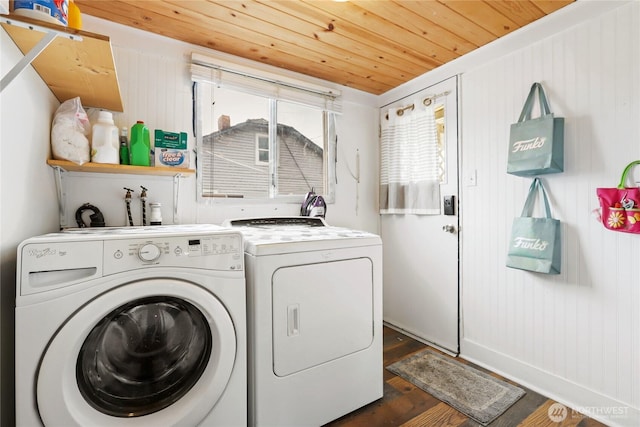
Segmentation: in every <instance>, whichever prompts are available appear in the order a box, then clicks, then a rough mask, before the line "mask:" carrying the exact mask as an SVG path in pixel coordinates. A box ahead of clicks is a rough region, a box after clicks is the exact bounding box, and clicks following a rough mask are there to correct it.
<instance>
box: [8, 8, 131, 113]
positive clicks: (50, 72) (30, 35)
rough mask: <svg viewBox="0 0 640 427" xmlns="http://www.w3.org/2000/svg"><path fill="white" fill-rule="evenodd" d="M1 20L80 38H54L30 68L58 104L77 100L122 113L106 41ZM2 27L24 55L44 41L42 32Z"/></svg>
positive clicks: (97, 36) (55, 27)
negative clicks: (49, 89) (75, 39)
mask: <svg viewBox="0 0 640 427" xmlns="http://www.w3.org/2000/svg"><path fill="white" fill-rule="evenodd" d="M3 18H7V19H8V20H10V21H17V22H22V23H26V24H32V25H34V26H36V27H40V28H43V29H51V30H55V31H57V32H62V33H67V34H75V35H78V36H80V37H82V41H74V40H71V39H69V38H66V37H56V38H55V39H54V40H53V41H52V42H51V43H50V44H49V46H47V48H46V49H45V50H44V51H42V53H40V55H38V57H37V58H35V59H34V60H33V62H32V63H31V65H32V66H33V68H34V69H35V70H36V72H37V73H38V74H39V75H40V77H42V80H44V81H45V83H46V84H47V85H48V86H49V88H51V91H52V92H53V94H54V95H55V96H56V98H58V101H60V102H64V101H66V100H68V99H71V98H75V97H76V96H79V97H80V100H81V101H82V105H83V106H85V107H94V108H102V109H105V110H110V111H114V112H123V111H124V107H123V105H122V97H121V95H120V87H119V85H118V76H117V74H116V68H115V63H114V60H113V52H112V50H111V41H110V39H109V37H107V36H103V35H100V34H95V33H90V32H87V31H79V30H74V29H71V28H65V27H62V26H58V25H55V24H49V23H47V22H42V21H38V20H35V19H29V18H27V17H24V16H18V15H9V16H3ZM1 25H2V27H3V28H4V29H5V31H6V32H7V34H9V36H10V37H11V39H12V40H13V41H14V42H15V44H16V45H17V46H18V48H19V49H20V50H21V51H22V53H23V54H25V55H26V54H27V53H28V52H29V51H30V50H31V49H32V48H33V47H34V46H35V45H36V44H37V43H38V42H39V41H40V40H41V39H42V38H43V37H45V33H43V32H41V31H38V30H33V29H29V28H24V27H22V26H18V25H10V24H8V23H6V22H5V21H4V20H3V22H2V23H1Z"/></svg>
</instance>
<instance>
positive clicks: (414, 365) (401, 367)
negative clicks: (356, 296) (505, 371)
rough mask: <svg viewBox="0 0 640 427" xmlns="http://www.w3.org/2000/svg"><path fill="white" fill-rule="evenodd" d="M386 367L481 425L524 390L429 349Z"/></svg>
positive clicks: (514, 400) (513, 400)
mask: <svg viewBox="0 0 640 427" xmlns="http://www.w3.org/2000/svg"><path fill="white" fill-rule="evenodd" d="M387 370H389V371H390V372H393V373H394V374H396V375H398V376H400V377H402V378H404V379H406V380H407V381H409V382H411V383H413V384H415V385H416V386H417V387H420V388H421V389H422V390H424V391H426V392H427V393H429V394H431V395H432V396H434V397H436V398H437V399H439V400H441V401H443V402H445V403H447V404H449V405H450V406H452V407H454V408H455V409H457V410H458V411H460V412H462V413H463V414H465V415H467V416H469V417H470V418H472V419H474V420H476V421H477V422H479V423H481V424H483V425H487V424H489V423H490V422H491V421H493V420H495V419H496V418H497V417H499V416H500V415H501V414H502V413H503V412H504V411H506V410H507V409H508V408H509V407H510V406H511V405H513V404H514V403H515V402H517V401H518V399H520V398H521V397H522V396H524V394H525V391H524V390H523V389H521V388H519V387H516V386H514V385H512V384H509V383H507V382H505V381H502V380H499V379H497V378H494V377H492V376H491V375H489V374H486V373H484V372H481V371H479V370H477V369H475V368H473V367H471V366H467V365H465V364H462V363H460V362H457V361H456V360H453V359H451V358H449V357H446V356H443V355H441V354H438V353H436V352H434V351H432V350H430V349H426V350H424V351H421V352H419V353H416V354H414V355H411V356H409V357H407V358H405V359H402V360H400V361H398V362H395V363H393V364H391V365H389V366H387Z"/></svg>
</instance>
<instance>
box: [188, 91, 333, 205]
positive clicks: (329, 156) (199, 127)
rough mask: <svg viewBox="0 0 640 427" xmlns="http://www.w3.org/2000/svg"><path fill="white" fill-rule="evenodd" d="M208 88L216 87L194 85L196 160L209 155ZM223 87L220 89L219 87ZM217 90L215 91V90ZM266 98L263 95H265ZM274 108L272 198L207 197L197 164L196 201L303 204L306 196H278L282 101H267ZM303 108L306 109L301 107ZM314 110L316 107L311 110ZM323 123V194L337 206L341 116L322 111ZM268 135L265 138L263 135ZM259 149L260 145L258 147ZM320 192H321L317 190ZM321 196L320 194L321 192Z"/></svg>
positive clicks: (270, 190) (201, 202)
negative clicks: (205, 141) (279, 107)
mask: <svg viewBox="0 0 640 427" xmlns="http://www.w3.org/2000/svg"><path fill="white" fill-rule="evenodd" d="M207 84H212V82H210V81H198V80H195V81H194V86H193V91H194V111H193V114H194V131H195V136H196V156H197V158H198V159H204V158H205V154H204V152H203V149H204V144H203V137H204V135H203V119H202V117H201V116H200V111H202V112H203V113H204V111H203V110H204V107H205V105H206V102H204V100H205V98H206V97H205V95H204V87H205V86H206V85H207ZM219 86H220V85H218V87H219ZM229 89H232V90H239V89H237V87H235V85H234V87H230V88H229ZM214 90H215V89H214ZM261 96H262V95H261ZM267 98H268V100H269V105H270V118H269V159H270V162H269V165H270V171H269V176H270V180H269V182H268V183H267V185H268V187H269V195H268V197H254V196H249V197H242V196H239V195H231V194H230V195H225V194H219V195H218V194H211V195H206V196H205V195H203V191H202V190H203V185H204V184H203V181H204V178H203V176H202V171H201V169H200V166H199V165H200V163H199V162H197V164H198V167H197V168H196V177H197V188H196V196H197V197H196V198H197V202H198V203H199V204H205V205H207V204H256V203H259V204H275V203H279V204H299V203H300V202H301V200H302V198H303V197H304V195H305V194H295V195H280V194H277V188H276V185H277V182H278V172H277V169H278V165H277V162H278V153H277V149H278V148H277V108H275V105H276V104H277V101H278V99H276V98H271V97H267ZM283 100H284V101H288V100H287V99H283ZM301 105H305V104H304V103H301ZM309 107H314V106H309ZM321 111H322V121H323V132H324V135H323V140H324V147H323V153H324V155H323V166H322V169H323V180H324V183H323V187H324V188H323V191H322V194H321V195H322V196H323V197H324V199H325V201H326V202H327V203H334V201H335V186H336V169H337V165H336V160H337V158H336V149H337V123H336V122H337V116H338V113H337V112H336V111H331V110H328V109H322V110H321ZM260 135H264V134H260ZM257 143H258V139H257V138H256V144H257ZM256 147H257V145H256ZM255 156H256V161H257V160H258V159H257V149H256V154H255ZM256 164H259V165H264V164H265V162H256ZM315 191H316V192H318V189H317V188H316V189H315ZM318 194H320V192H318Z"/></svg>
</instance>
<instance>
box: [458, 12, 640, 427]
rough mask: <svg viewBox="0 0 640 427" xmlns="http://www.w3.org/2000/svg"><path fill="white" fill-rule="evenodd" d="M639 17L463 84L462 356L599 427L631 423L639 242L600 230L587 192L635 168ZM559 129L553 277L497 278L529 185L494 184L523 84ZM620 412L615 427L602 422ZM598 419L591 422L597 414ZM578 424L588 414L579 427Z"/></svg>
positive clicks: (639, 403) (606, 20) (525, 55)
mask: <svg viewBox="0 0 640 427" xmlns="http://www.w3.org/2000/svg"><path fill="white" fill-rule="evenodd" d="M639 21H640V3H638V2H633V3H630V4H626V5H624V6H622V7H619V8H617V9H615V10H613V11H612V12H609V13H606V14H604V15H602V16H601V17H598V18H595V19H592V20H590V21H588V22H585V23H583V24H581V25H578V26H575V27H572V28H569V29H567V30H565V31H563V32H560V33H558V34H555V35H553V36H550V37H548V38H545V39H543V40H540V41H538V42H536V43H532V44H531V45H530V46H528V47H525V48H522V49H519V50H516V51H514V52H512V53H510V54H508V55H505V56H503V57H501V58H499V59H497V60H494V61H491V62H489V63H486V64H484V65H481V66H478V67H476V68H473V69H471V70H469V71H467V72H466V73H464V74H463V76H462V89H461V92H462V93H461V100H462V110H461V122H462V175H463V176H464V175H465V174H469V173H472V172H474V171H477V186H465V185H464V184H463V186H462V200H463V204H464V208H463V209H464V213H463V217H462V218H463V224H462V230H463V232H464V237H463V253H462V283H463V286H462V289H463V290H462V292H463V297H462V298H463V303H462V304H463V313H464V314H463V315H464V319H463V327H464V331H463V340H462V354H463V356H466V357H468V358H470V359H472V360H475V361H476V362H479V363H481V364H483V365H485V366H489V367H491V368H493V369H495V370H497V371H500V372H503V373H506V374H507V375H510V376H512V377H515V378H516V379H518V380H520V381H522V382H523V383H525V384H528V385H529V386H531V387H533V388H538V389H542V390H543V391H544V392H545V393H546V394H547V395H552V396H553V395H554V394H555V396H554V397H556V398H557V399H559V400H561V401H565V402H566V403H570V404H572V405H574V406H577V407H584V406H588V407H597V408H595V409H593V412H594V413H593V414H592V415H593V416H594V417H596V418H597V417H600V418H601V419H603V420H605V421H606V422H608V423H612V424H620V425H637V424H638V422H639V418H638V414H639V413H640V370H639V367H638V366H639V363H638V361H639V360H640V286H639V285H640V279H639V278H640V263H639V262H638V260H639V259H640V236H637V235H624V234H621V233H620V234H616V233H614V232H611V231H608V230H605V229H604V227H603V226H602V225H601V224H600V223H598V222H597V221H596V220H595V218H594V215H593V213H592V211H593V209H595V208H597V206H598V201H597V197H596V188H597V187H613V186H615V185H617V181H618V180H619V177H620V174H621V172H622V169H623V168H624V166H625V165H627V164H628V163H629V162H630V161H632V160H637V159H640V144H639V143H638V141H639V140H640V126H639V122H640V121H639V120H638V118H639V117H640V115H639V113H640V102H639V99H640V65H639V61H640V60H639V58H640V56H639V52H640V33H639V30H638V28H639V27H640V22H639ZM534 81H539V82H542V84H543V86H544V88H545V91H546V93H547V96H548V98H549V100H550V104H551V108H552V111H553V112H554V113H555V114H556V115H557V116H562V117H565V172H564V173H561V174H554V175H545V176H542V179H543V181H544V182H545V184H546V186H547V190H548V191H549V194H550V197H551V199H552V204H553V207H554V209H553V214H554V216H555V217H556V218H558V219H560V220H561V221H562V232H563V239H562V244H563V251H562V258H563V259H562V273H561V274H560V275H559V276H545V275H539V274H535V273H528V272H523V271H520V270H512V269H508V268H506V267H505V256H506V252H507V241H508V238H509V233H510V229H511V223H512V219H513V217H514V216H518V215H520V212H521V210H522V205H523V203H524V199H525V197H526V192H527V189H528V187H529V184H530V182H531V180H530V179H527V178H520V177H515V176H512V175H507V174H506V163H507V144H508V138H509V125H510V124H511V123H513V122H515V121H516V120H517V118H518V115H519V114H520V110H521V109H522V105H523V103H524V100H525V98H526V96H527V94H528V91H529V88H530V86H531V83H532V82H534ZM614 406H615V407H624V408H626V409H625V411H627V416H620V415H617V416H616V415H612V416H607V415H606V410H607V409H606V408H607V407H614ZM598 412H599V413H598ZM588 415H589V414H588Z"/></svg>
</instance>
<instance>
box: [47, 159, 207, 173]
mask: <svg viewBox="0 0 640 427" xmlns="http://www.w3.org/2000/svg"><path fill="white" fill-rule="evenodd" d="M47 164H48V165H49V166H51V167H59V168H60V169H64V170H65V171H67V172H96V173H127V174H131V175H161V176H176V175H192V174H194V173H195V171H194V170H193V169H186V168H175V167H169V166H164V167H158V166H156V167H152V166H131V165H112V164H109V163H84V164H82V165H79V164H77V163H73V162H69V161H67V160H51V159H50V160H47Z"/></svg>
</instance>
